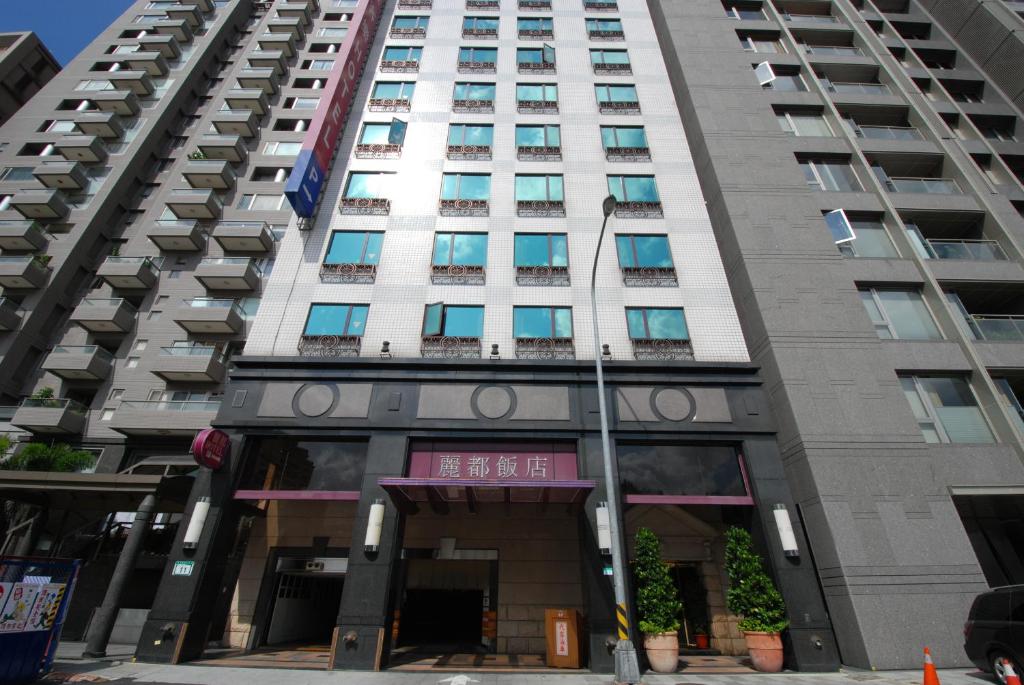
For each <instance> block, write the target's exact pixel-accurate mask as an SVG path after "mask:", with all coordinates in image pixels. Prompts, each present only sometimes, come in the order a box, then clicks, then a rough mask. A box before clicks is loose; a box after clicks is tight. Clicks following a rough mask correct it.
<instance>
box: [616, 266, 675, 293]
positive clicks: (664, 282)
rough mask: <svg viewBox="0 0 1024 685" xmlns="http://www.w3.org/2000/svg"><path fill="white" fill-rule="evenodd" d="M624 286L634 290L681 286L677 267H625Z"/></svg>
mask: <svg viewBox="0 0 1024 685" xmlns="http://www.w3.org/2000/svg"><path fill="white" fill-rule="evenodd" d="M620 269H621V271H622V284H623V285H625V286H629V287H633V288H674V287H676V286H677V285H679V280H678V277H677V276H676V270H675V267H672V266H667V267H666V266H623V267H620Z"/></svg>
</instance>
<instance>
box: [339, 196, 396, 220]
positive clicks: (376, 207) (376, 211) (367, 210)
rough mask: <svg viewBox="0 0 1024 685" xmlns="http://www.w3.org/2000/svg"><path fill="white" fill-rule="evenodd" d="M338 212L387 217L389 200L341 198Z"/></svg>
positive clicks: (389, 207) (381, 198)
mask: <svg viewBox="0 0 1024 685" xmlns="http://www.w3.org/2000/svg"><path fill="white" fill-rule="evenodd" d="M339 211H341V213H342V214H362V215H367V216H387V215H388V214H390V213H391V200H389V199H387V198H386V197H343V198H341V203H340V205H339Z"/></svg>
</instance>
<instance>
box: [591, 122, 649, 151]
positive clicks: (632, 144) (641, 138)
mask: <svg viewBox="0 0 1024 685" xmlns="http://www.w3.org/2000/svg"><path fill="white" fill-rule="evenodd" d="M601 144H602V145H604V149H606V150H607V149H608V148H612V147H629V148H640V149H643V150H646V149H647V134H646V133H644V127H643V126H602V127H601Z"/></svg>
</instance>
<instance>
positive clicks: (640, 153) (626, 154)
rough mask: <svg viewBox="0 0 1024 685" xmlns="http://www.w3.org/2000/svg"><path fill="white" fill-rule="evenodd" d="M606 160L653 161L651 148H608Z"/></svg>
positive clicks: (605, 153)
mask: <svg viewBox="0 0 1024 685" xmlns="http://www.w3.org/2000/svg"><path fill="white" fill-rule="evenodd" d="M604 158H605V159H606V160H608V161H609V162H649V161H651V148H649V147H617V146H613V147H606V148H605V149H604Z"/></svg>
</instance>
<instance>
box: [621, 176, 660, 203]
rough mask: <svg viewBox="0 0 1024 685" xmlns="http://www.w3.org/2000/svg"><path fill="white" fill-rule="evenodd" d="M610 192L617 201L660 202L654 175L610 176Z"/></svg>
mask: <svg viewBox="0 0 1024 685" xmlns="http://www.w3.org/2000/svg"><path fill="white" fill-rule="evenodd" d="M608 192H610V193H611V194H612V195H614V196H615V200H616V202H660V201H661V200H660V199H659V198H658V185H657V183H655V182H654V177H653V176H609V177H608Z"/></svg>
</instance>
